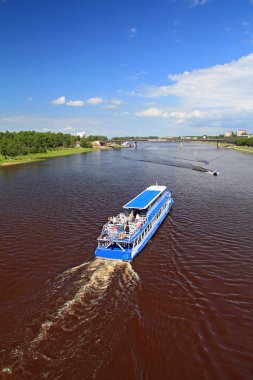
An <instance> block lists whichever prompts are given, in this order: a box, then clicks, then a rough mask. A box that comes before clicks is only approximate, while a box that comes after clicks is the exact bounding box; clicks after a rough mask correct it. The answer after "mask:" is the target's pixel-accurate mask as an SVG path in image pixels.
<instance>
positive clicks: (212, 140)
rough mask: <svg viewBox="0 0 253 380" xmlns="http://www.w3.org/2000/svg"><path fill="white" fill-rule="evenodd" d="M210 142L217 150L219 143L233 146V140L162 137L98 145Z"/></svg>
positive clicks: (101, 142) (115, 141) (108, 141)
mask: <svg viewBox="0 0 253 380" xmlns="http://www.w3.org/2000/svg"><path fill="white" fill-rule="evenodd" d="M198 141H200V142H212V143H216V144H217V148H218V147H219V143H227V144H234V143H235V139H231V138H229V139H228V138H203V137H201V138H196V137H195V138H189V137H168V138H166V137H164V138H158V139H145V138H136V139H131V138H130V139H120V140H118V139H117V140H104V141H102V140H100V141H99V143H100V145H108V144H113V143H114V144H115V143H124V142H130V143H134V144H135V146H137V143H138V142H148V143H150V142H152V143H163V142H176V143H180V142H198Z"/></svg>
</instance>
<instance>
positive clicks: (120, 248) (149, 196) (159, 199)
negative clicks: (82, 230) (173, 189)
mask: <svg viewBox="0 0 253 380" xmlns="http://www.w3.org/2000/svg"><path fill="white" fill-rule="evenodd" d="M173 202H174V200H173V198H172V196H171V193H170V191H168V190H167V188H166V186H158V185H155V186H150V187H148V188H147V189H146V190H144V191H143V192H142V193H141V194H139V195H138V196H137V197H135V198H133V199H132V200H131V201H130V202H128V203H127V204H125V205H124V206H123V209H124V212H122V213H120V214H119V215H117V216H115V217H109V218H108V222H107V223H106V224H105V225H104V226H103V229H102V232H101V234H100V236H99V237H98V247H97V249H96V252H95V255H96V257H102V258H105V259H113V260H125V261H131V260H133V258H134V257H135V256H137V255H138V253H140V252H141V250H142V249H143V248H144V247H145V245H146V244H147V243H148V242H149V240H150V239H151V237H152V236H153V235H154V233H155V232H156V230H157V229H158V228H159V226H160V224H161V223H162V221H163V220H164V219H165V217H166V215H167V214H168V212H169V211H170V209H171V206H172V204H173Z"/></svg>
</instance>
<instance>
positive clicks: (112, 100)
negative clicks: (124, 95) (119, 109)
mask: <svg viewBox="0 0 253 380" xmlns="http://www.w3.org/2000/svg"><path fill="white" fill-rule="evenodd" d="M111 103H112V104H114V105H115V106H120V105H121V104H122V103H123V102H122V100H121V99H118V98H112V99H111Z"/></svg>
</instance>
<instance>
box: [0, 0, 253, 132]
mask: <svg viewBox="0 0 253 380" xmlns="http://www.w3.org/2000/svg"><path fill="white" fill-rule="evenodd" d="M238 129H246V130H248V131H249V132H251V133H253V0H92V1H88V0H36V1H34V0H0V131H5V130H9V131H20V130H35V131H42V132H43V131H52V132H64V133H71V134H77V133H78V132H86V133H88V134H103V135H106V136H108V137H113V136H133V135H134V136H187V135H203V134H208V135H216V134H222V133H224V132H225V131H228V130H231V131H236V130H238Z"/></svg>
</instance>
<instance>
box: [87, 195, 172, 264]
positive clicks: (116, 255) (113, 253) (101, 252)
mask: <svg viewBox="0 0 253 380" xmlns="http://www.w3.org/2000/svg"><path fill="white" fill-rule="evenodd" d="M173 203H174V200H173V198H171V199H170V202H169V203H168V206H167V207H166V209H165V210H164V212H163V213H162V214H161V216H160V218H159V219H158V220H157V221H156V223H155V224H154V225H153V227H152V229H151V230H150V231H149V233H148V234H147V235H146V236H145V238H144V239H143V240H142V241H141V243H140V244H139V245H138V246H137V247H135V248H132V249H125V250H124V251H122V249H120V248H119V247H108V248H104V247H98V248H97V249H96V252H95V256H96V257H99V258H104V259H111V260H123V261H132V260H133V259H134V258H135V257H136V256H137V255H138V254H139V253H140V252H141V251H142V250H143V248H144V247H145V246H146V245H147V244H148V242H149V241H150V239H151V238H152V236H153V235H154V234H155V232H156V231H157V230H158V228H159V227H160V225H161V224H162V222H163V221H164V219H165V218H166V216H167V215H168V213H169V211H170V209H171V207H172V205H173Z"/></svg>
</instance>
